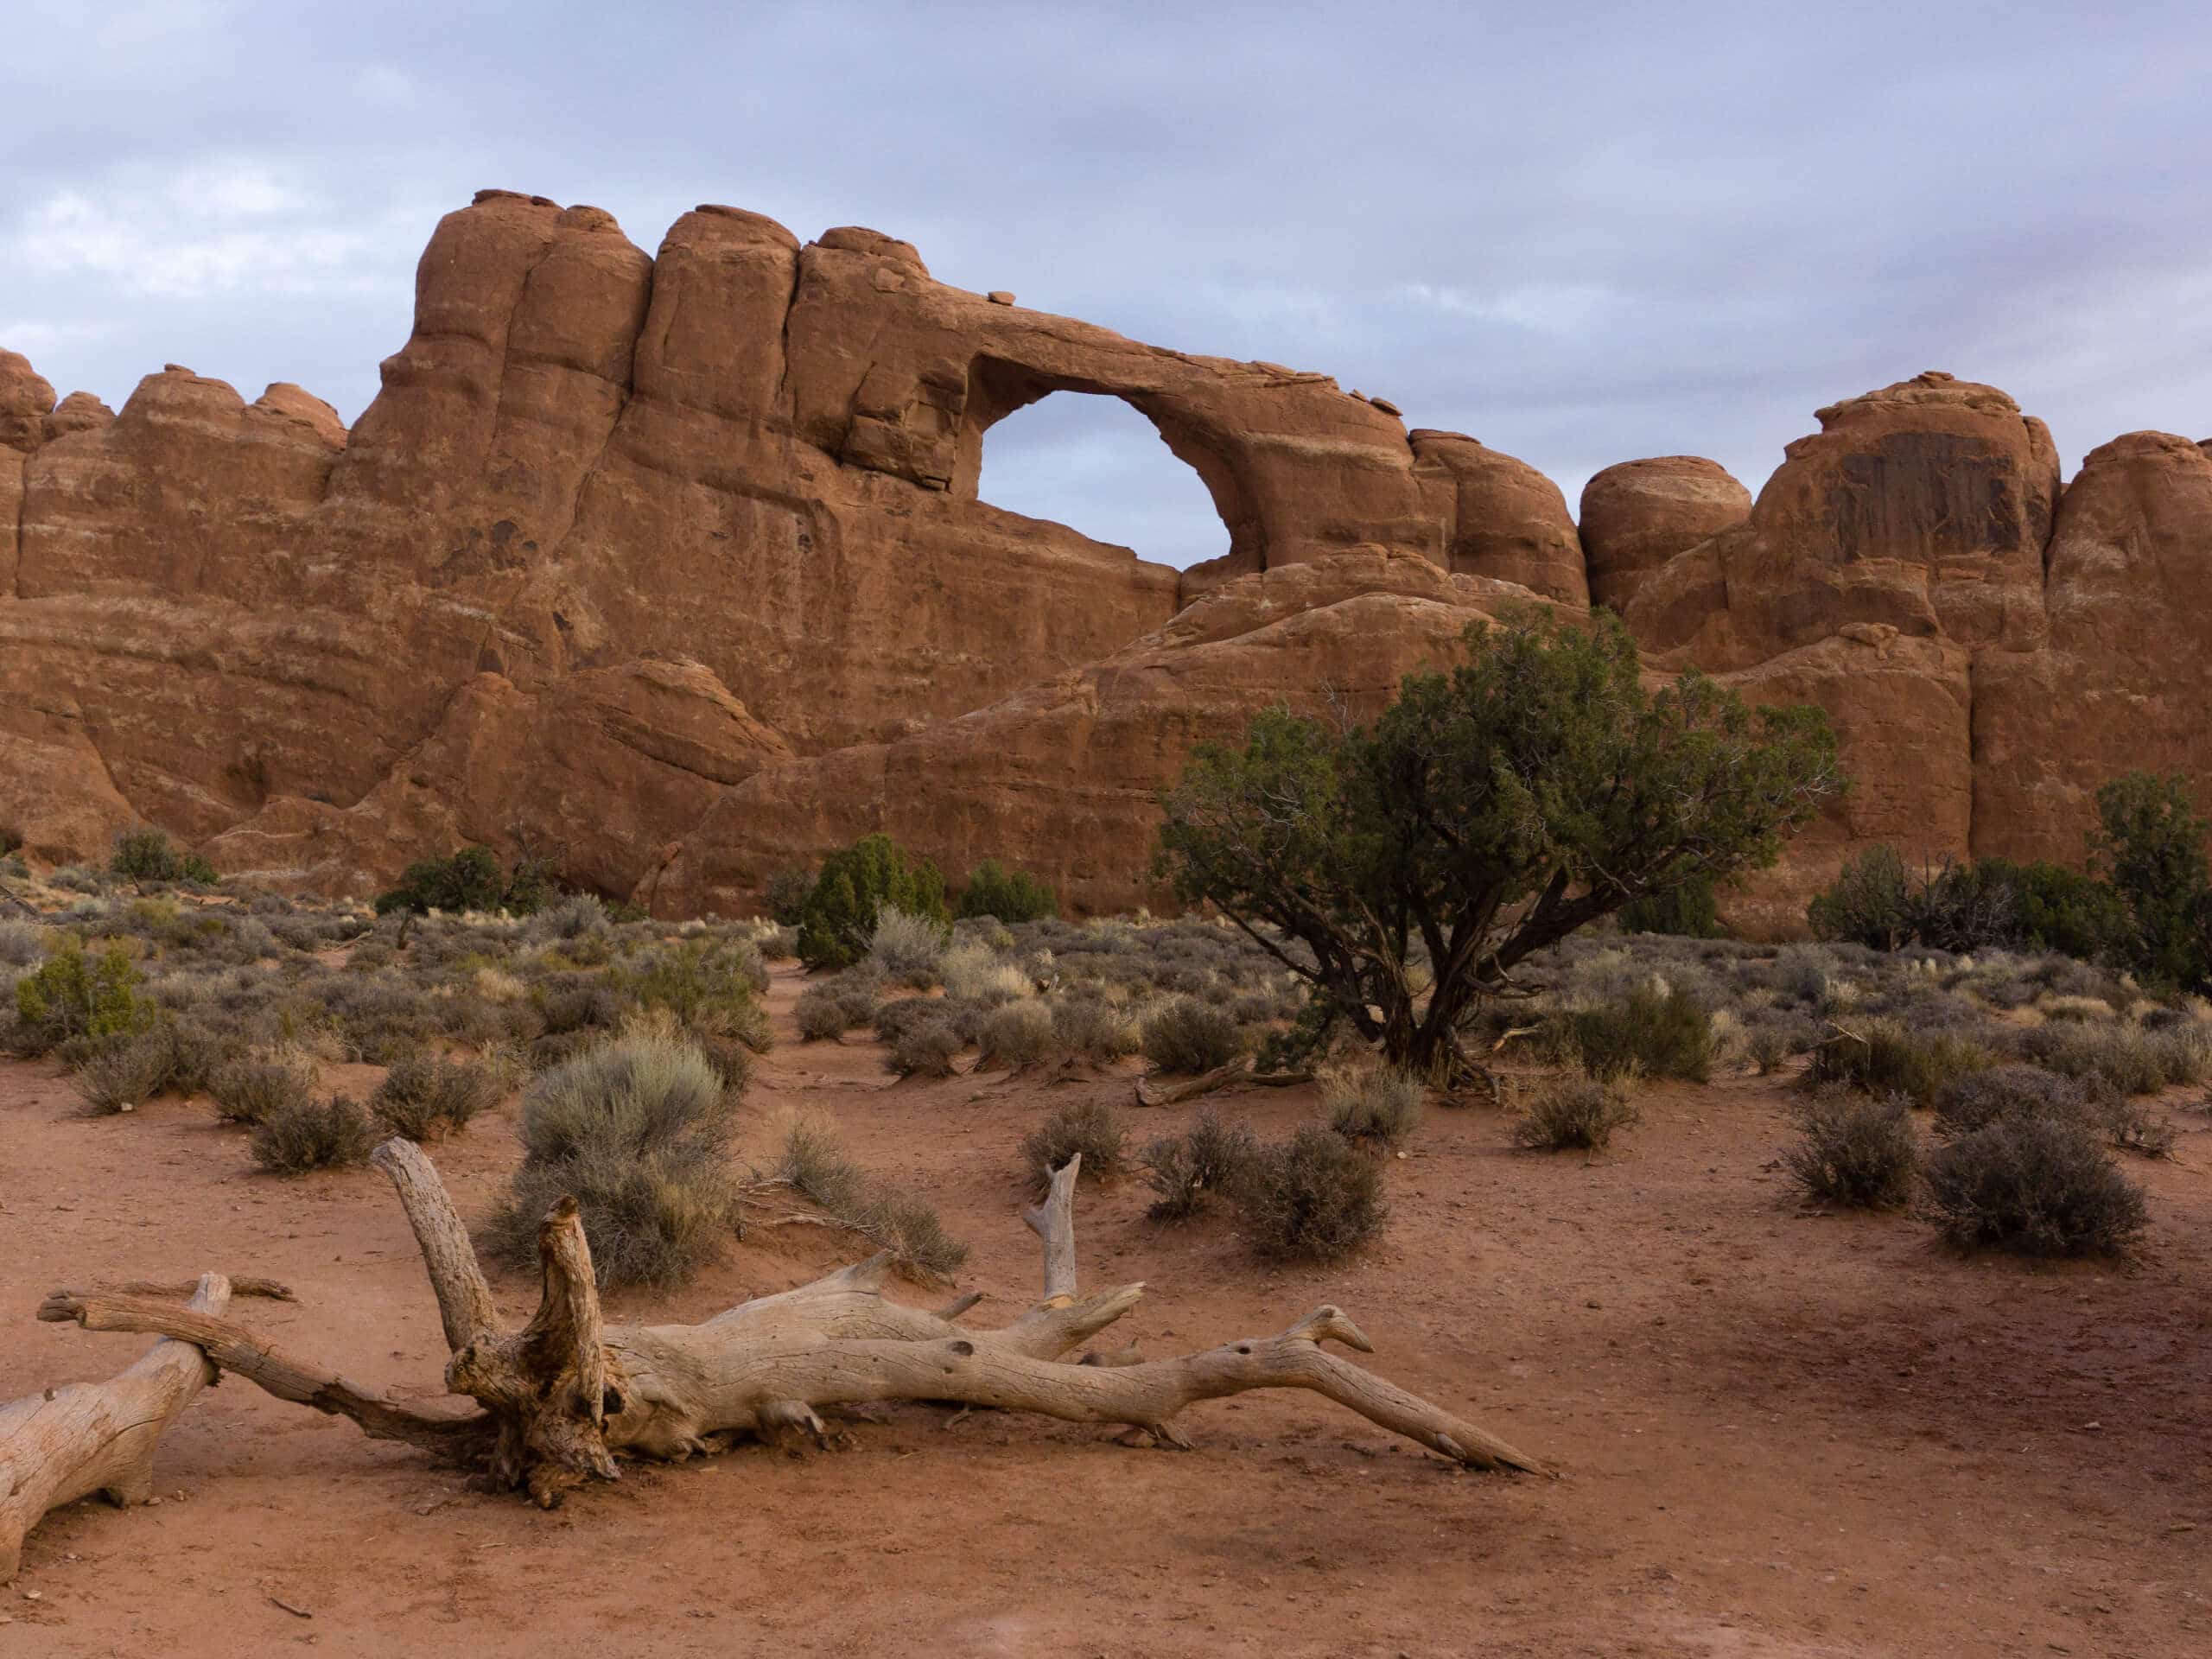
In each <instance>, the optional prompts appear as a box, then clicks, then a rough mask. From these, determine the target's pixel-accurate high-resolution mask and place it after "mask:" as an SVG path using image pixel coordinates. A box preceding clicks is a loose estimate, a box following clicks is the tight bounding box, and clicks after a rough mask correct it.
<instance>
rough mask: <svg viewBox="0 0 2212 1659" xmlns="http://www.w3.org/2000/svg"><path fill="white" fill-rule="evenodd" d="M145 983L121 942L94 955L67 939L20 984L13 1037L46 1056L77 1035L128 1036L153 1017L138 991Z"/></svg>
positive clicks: (106, 1038)
mask: <svg viewBox="0 0 2212 1659" xmlns="http://www.w3.org/2000/svg"><path fill="white" fill-rule="evenodd" d="M144 982H145V976H144V975H143V974H142V973H140V972H139V970H138V965H137V963H134V962H133V961H131V959H130V952H129V951H127V950H124V948H123V946H122V945H120V944H111V945H110V946H108V948H107V949H106V950H103V951H101V952H100V953H99V956H97V957H93V956H90V955H88V954H87V953H86V950H85V947H84V946H83V945H82V944H79V943H78V942H77V940H75V939H74V938H67V939H66V940H65V942H64V943H63V944H61V946H60V948H59V949H58V950H55V951H54V954H53V955H52V956H50V957H47V959H46V960H45V961H44V962H43V963H40V964H39V966H38V967H37V968H36V969H35V970H33V971H32V972H30V973H29V974H26V975H24V976H23V977H22V978H21V979H19V980H17V981H16V1027H15V1029H14V1032H13V1033H11V1040H13V1041H14V1042H15V1043H16V1046H19V1047H20V1048H22V1050H23V1052H26V1053H30V1054H43V1053H46V1052H48V1051H49V1050H51V1049H54V1048H57V1047H59V1046H61V1045H62V1044H64V1043H66V1042H68V1041H71V1040H72V1039H89V1040H90V1041H92V1042H93V1043H95V1044H98V1043H105V1042H107V1041H110V1040H112V1039H120V1038H124V1037H127V1036H129V1035H130V1033H133V1032H136V1031H138V1030H141V1029H143V1027H145V1026H146V1025H147V1024H148V1023H149V1021H150V1020H151V1019H152V1017H153V1009H152V1007H150V1006H149V1004H147V1003H146V1002H145V1001H143V1000H142V999H141V998H140V997H139V996H138V995H137V992H138V988H139V987H140V986H141V985H143V983H144Z"/></svg>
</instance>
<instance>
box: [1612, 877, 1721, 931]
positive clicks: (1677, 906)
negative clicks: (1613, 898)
mask: <svg viewBox="0 0 2212 1659" xmlns="http://www.w3.org/2000/svg"><path fill="white" fill-rule="evenodd" d="M1620 921H1621V931H1622V932H1624V933H1671V934H1675V935H1676V936H1678V937H1680V938H1688V939H1717V938H1722V937H1723V935H1722V932H1721V927H1720V913H1719V907H1718V906H1716V904H1715V903H1714V900H1713V878H1712V877H1710V876H1705V875H1695V876H1692V877H1691V878H1690V879H1689V880H1687V881H1685V882H1683V883H1682V884H1681V886H1680V887H1669V888H1668V889H1667V890H1666V891H1665V892H1663V893H1652V894H1650V895H1649V897H1647V898H1643V899H1630V901H1629V902H1628V903H1627V904H1625V905H1623V906H1621V916H1620Z"/></svg>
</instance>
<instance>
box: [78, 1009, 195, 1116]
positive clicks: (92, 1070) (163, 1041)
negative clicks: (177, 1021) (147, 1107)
mask: <svg viewBox="0 0 2212 1659" xmlns="http://www.w3.org/2000/svg"><path fill="white" fill-rule="evenodd" d="M175 1069H176V1049H175V1043H174V1042H173V1040H172V1038H171V1034H170V1030H169V1027H167V1026H149V1027H147V1028H146V1029H144V1030H143V1031H141V1032H138V1033H136V1034H135V1035H133V1036H130V1037H125V1038H122V1039H117V1040H115V1041H111V1042H109V1043H107V1044H105V1045H104V1046H101V1047H100V1048H99V1049H98V1050H96V1051H95V1052H93V1053H92V1055H91V1056H90V1057H89V1058H86V1061H85V1063H84V1064H83V1065H79V1067H78V1068H77V1070H76V1071H75V1072H74V1073H73V1074H72V1076H71V1077H70V1079H69V1081H70V1086H71V1087H72V1088H73V1089H74V1090H76V1091H77V1097H78V1098H79V1100H81V1101H83V1102H84V1103H85V1107H86V1110H88V1111H92V1112H100V1113H105V1112H124V1111H130V1110H131V1109H134V1108H136V1107H139V1106H143V1105H144V1104H145V1103H147V1102H148V1101H149V1100H151V1099H153V1098H154V1096H156V1095H158V1094H161V1093H162V1092H163V1091H164V1090H168V1088H169V1087H171V1085H172V1083H173V1081H174V1077H175Z"/></svg>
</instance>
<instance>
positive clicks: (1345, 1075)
mask: <svg viewBox="0 0 2212 1659" xmlns="http://www.w3.org/2000/svg"><path fill="white" fill-rule="evenodd" d="M1426 1093H1427V1091H1426V1090H1424V1089H1423V1088H1422V1087H1421V1079H1420V1078H1418V1077H1414V1076H1413V1075H1412V1074H1410V1073H1409V1072H1405V1071H1396V1070H1394V1069H1392V1068H1390V1067H1388V1066H1383V1067H1376V1068H1371V1069H1362V1070H1354V1069H1349V1068H1347V1069H1343V1070H1338V1071H1328V1072H1325V1073H1324V1074H1323V1075H1322V1077H1321V1109H1322V1110H1323V1111H1324V1112H1325V1113H1326V1114H1327V1115H1328V1120H1329V1127H1330V1128H1332V1129H1334V1130H1335V1131H1336V1132H1337V1133H1338V1135H1343V1136H1344V1139H1346V1140H1347V1141H1366V1142H1368V1143H1370V1145H1374V1146H1377V1147H1395V1146H1397V1145H1398V1144H1399V1143H1400V1142H1401V1141H1404V1140H1405V1139H1406V1138H1407V1136H1408V1135H1411V1134H1412V1133H1413V1132H1414V1128H1415V1126H1417V1125H1418V1124H1419V1123H1420V1122H1421V1107H1422V1103H1423V1100H1424V1097H1425V1096H1426Z"/></svg>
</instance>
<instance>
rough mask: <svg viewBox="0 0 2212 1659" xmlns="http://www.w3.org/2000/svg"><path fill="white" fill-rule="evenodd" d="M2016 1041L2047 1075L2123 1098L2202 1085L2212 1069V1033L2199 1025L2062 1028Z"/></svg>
mask: <svg viewBox="0 0 2212 1659" xmlns="http://www.w3.org/2000/svg"><path fill="white" fill-rule="evenodd" d="M2012 1040H2013V1045H2014V1046H2015V1047H2016V1048H2017V1049H2018V1052H2019V1053H2020V1054H2021V1056H2022V1057H2023V1058H2026V1059H2029V1060H2032V1061H2033V1062H2034V1063H2035V1064H2036V1065H2040V1066H2042V1067H2043V1068H2044V1070H2045V1071H2056V1072H2057V1073H2059V1074H2060V1075H2061V1076H2062V1077H2082V1078H2085V1079H2094V1081H2096V1082H2098V1083H2101V1084H2103V1085H2104V1086H2105V1087H2107V1088H2108V1089H2111V1090H2115V1091H2116V1092H2118V1093H2120V1094H2123V1095H2148V1094H2155V1093H2157V1092H2158V1090H2161V1089H2164V1088H2166V1087H2168V1086H2169V1085H2170V1084H2185V1083H2197V1082H2201V1081H2202V1079H2203V1077H2205V1075H2206V1072H2207V1070H2208V1069H2209V1068H2212V1031H2207V1030H2205V1029H2202V1027H2199V1026H2197V1025H2196V1024H2195V1023H2194V1022H2191V1023H2190V1024H2188V1025H2170V1026H2166V1027H2162V1028H2158V1029H2146V1028H2145V1027H2141V1026H2131V1025H2119V1024H2113V1025H2083V1024H2079V1023H2074V1022H2061V1023H2058V1024H2052V1025H2044V1026H2038V1027H2035V1028H2034V1029H2032V1030H2029V1031H2024V1032H2022V1033H2019V1034H2018V1036H2017V1037H2016V1038H2014V1039H2012Z"/></svg>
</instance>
